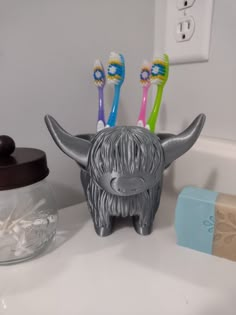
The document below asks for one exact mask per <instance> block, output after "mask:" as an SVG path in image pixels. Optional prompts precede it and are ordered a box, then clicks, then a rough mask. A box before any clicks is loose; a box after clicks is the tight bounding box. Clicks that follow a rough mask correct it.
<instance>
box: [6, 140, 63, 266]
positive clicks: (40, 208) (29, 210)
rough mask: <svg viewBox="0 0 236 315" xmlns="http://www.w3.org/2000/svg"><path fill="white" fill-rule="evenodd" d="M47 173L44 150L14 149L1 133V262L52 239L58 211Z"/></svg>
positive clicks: (34, 251) (35, 251) (38, 248)
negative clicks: (47, 179)
mask: <svg viewBox="0 0 236 315" xmlns="http://www.w3.org/2000/svg"><path fill="white" fill-rule="evenodd" d="M48 173H49V170H48V168H47V160H46V155H45V153H44V152H43V151H41V150H38V149H31V148H15V144H14V141H13V140H12V139H11V138H9V137H8V136H0V264H12V263H16V262H21V261H24V260H27V259H30V258H32V257H34V256H36V255H38V254H40V253H41V252H42V251H43V250H44V249H45V248H46V247H47V246H48V244H49V243H50V242H51V240H52V239H53V237H54V235H55V233H56V226H57V210H56V206H55V201H54V198H53V195H52V193H51V191H50V187H49V185H48V183H47V181H46V179H45V178H46V177H47V175H48Z"/></svg>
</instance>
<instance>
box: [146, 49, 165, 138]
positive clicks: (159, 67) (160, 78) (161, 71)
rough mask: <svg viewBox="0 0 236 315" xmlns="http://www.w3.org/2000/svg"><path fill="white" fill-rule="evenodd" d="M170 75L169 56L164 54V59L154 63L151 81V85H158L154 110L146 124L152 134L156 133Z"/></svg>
mask: <svg viewBox="0 0 236 315" xmlns="http://www.w3.org/2000/svg"><path fill="white" fill-rule="evenodd" d="M168 74H169V57H168V55H166V54H164V55H163V56H162V57H158V58H155V59H154V60H153V62H152V68H151V76H150V80H151V83H152V84H156V85H157V86H158V88H157V93H156V98H155V102H154V105H153V109H152V112H151V114H150V116H149V119H148V122H147V124H146V128H147V129H149V130H150V131H152V132H155V127H156V122H157V118H158V113H159V110H160V106H161V99H162V93H163V89H164V86H165V84H166V81H167V79H168Z"/></svg>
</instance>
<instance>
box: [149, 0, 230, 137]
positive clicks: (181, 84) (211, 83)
mask: <svg viewBox="0 0 236 315" xmlns="http://www.w3.org/2000/svg"><path fill="white" fill-rule="evenodd" d="M198 1H203V0H198ZM165 4H166V3H165V0H157V1H156V11H157V14H158V15H159V19H158V21H157V25H156V43H155V47H156V51H161V50H162V49H163V34H164V14H163V12H164V11H165ZM235 17H236V1H234V0H224V1H222V0H215V7H214V14H213V28H212V40H211V49H210V59H209V62H206V63H196V64H189V65H176V66H171V68H170V76H169V80H168V83H167V85H166V88H165V92H164V106H162V110H161V116H160V124H159V128H160V129H166V130H169V131H170V130H172V131H177V130H178V131H179V130H180V129H182V128H183V126H186V125H187V124H188V123H189V122H190V121H191V120H192V119H193V117H194V116H195V115H197V114H198V113H200V112H204V113H205V114H206V115H207V123H206V126H205V128H204V131H203V134H205V135H207V136H211V137H219V138H226V139H234V140H236V127H235V117H236V105H235V104H236V103H235V99H236V84H235V82H236V81H235V73H236V62H235V56H236V39H235V30H236V18H235Z"/></svg>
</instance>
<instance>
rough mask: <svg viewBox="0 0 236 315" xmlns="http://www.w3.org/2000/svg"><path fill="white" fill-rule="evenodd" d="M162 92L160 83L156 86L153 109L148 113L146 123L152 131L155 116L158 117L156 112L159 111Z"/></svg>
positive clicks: (155, 119)
mask: <svg viewBox="0 0 236 315" xmlns="http://www.w3.org/2000/svg"><path fill="white" fill-rule="evenodd" d="M162 93H163V86H162V85H160V86H158V92H157V95H156V99H155V102H154V106H153V110H152V112H151V114H150V117H149V119H148V123H147V125H148V126H149V128H150V130H151V131H152V132H154V131H155V127H156V122H157V117H158V113H159V110H160V105H161V99H162Z"/></svg>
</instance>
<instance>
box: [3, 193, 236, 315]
mask: <svg viewBox="0 0 236 315" xmlns="http://www.w3.org/2000/svg"><path fill="white" fill-rule="evenodd" d="M175 199H176V198H175V197H173V195H172V196H170V194H169V193H168V192H164V193H163V196H162V202H161V206H160V209H159V211H158V214H157V216H156V220H155V225H154V230H153V233H152V234H151V235H150V236H146V237H142V236H140V235H138V234H136V232H135V231H134V229H133V227H132V226H131V225H129V223H128V222H123V223H120V224H119V227H118V228H117V229H116V231H115V232H114V234H112V235H111V236H108V237H106V238H99V237H98V236H97V235H96V234H95V232H94V229H93V224H92V220H91V219H90V215H89V213H88V209H87V205H86V204H85V203H83V204H80V205H75V206H72V207H69V208H66V209H63V210H61V211H60V223H59V227H58V233H57V237H56V240H55V242H54V244H52V246H51V248H50V250H48V251H47V253H45V254H44V255H42V256H41V257H39V258H37V259H34V260H32V261H29V262H25V263H22V264H19V265H13V266H9V267H0V314H7V315H28V314H29V315H38V314H40V315H42V314H48V315H66V314H68V315H73V314H75V315H80V314H81V315H87V314H91V315H96V314H102V315H105V314H109V315H121V314H129V315H137V314H143V315H151V314H160V315H168V314H174V315H176V314H181V315H192V314H194V315H211V314H212V315H218V314H219V315H228V314H236V263H234V262H231V261H227V260H225V259H222V258H218V257H214V256H210V255H207V254H203V253H200V252H196V251H192V250H190V249H186V248H181V247H178V246H177V245H176V244H175V233H174V227H173V220H174V207H175V201H176V200H175Z"/></svg>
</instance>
